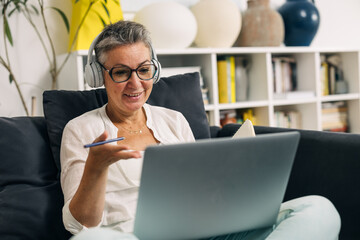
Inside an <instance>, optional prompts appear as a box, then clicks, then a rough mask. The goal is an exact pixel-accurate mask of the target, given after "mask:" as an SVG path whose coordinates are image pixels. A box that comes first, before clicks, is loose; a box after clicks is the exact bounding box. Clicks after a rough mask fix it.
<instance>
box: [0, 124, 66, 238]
mask: <svg viewBox="0 0 360 240" xmlns="http://www.w3.org/2000/svg"><path fill="white" fill-rule="evenodd" d="M0 133H1V134H0V149H1V151H0V239H34V240H39V239H44V240H45V239H68V238H69V236H71V235H70V234H69V233H68V232H67V231H66V230H65V229H64V225H63V223H62V213H61V209H62V206H63V202H64V199H63V194H62V191H61V187H60V183H59V182H58V181H57V173H58V169H57V168H56V166H55V163H54V160H53V156H52V152H51V149H50V146H49V139H48V136H47V129H46V123H45V119H44V118H40V117H35V118H28V117H16V118H0Z"/></svg>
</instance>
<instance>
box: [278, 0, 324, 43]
mask: <svg viewBox="0 0 360 240" xmlns="http://www.w3.org/2000/svg"><path fill="white" fill-rule="evenodd" d="M278 12H279V13H280V15H281V16H282V18H283V20H284V25H285V39H284V44H285V45H286V46H309V45H310V44H311V42H312V40H313V39H314V37H315V35H316V33H317V31H318V29H319V25H320V14H319V11H318V9H317V8H316V6H315V5H314V1H312V2H310V1H309V0H286V2H285V3H284V4H283V5H282V6H281V7H280V8H279V9H278Z"/></svg>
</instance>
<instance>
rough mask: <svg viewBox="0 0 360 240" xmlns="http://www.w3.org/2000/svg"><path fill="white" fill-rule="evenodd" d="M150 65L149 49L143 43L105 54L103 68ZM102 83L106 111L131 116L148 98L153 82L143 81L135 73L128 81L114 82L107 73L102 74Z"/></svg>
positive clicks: (121, 47)
mask: <svg viewBox="0 0 360 240" xmlns="http://www.w3.org/2000/svg"><path fill="white" fill-rule="evenodd" d="M149 63H151V58H150V51H149V48H147V47H146V46H145V44H144V43H142V42H139V43H134V44H130V45H124V46H119V47H116V48H114V49H112V50H110V51H109V52H107V54H106V62H105V63H104V66H105V67H106V68H107V69H109V70H110V69H111V68H113V67H114V66H116V65H119V64H121V65H125V66H128V67H129V68H131V69H136V68H137V67H139V66H140V65H142V64H149ZM104 79H105V81H104V83H105V88H106V91H107V95H108V107H109V108H108V110H110V111H116V112H118V113H121V114H124V115H131V114H133V113H134V112H136V111H137V110H139V109H141V108H142V106H143V105H144V103H145V102H146V101H147V99H148V98H149V96H150V93H151V91H152V87H153V80H148V81H143V80H141V79H139V77H138V76H137V74H136V73H135V72H132V73H131V77H130V79H129V80H128V81H126V82H122V83H116V82H114V81H113V80H112V79H111V77H110V75H109V73H108V72H104Z"/></svg>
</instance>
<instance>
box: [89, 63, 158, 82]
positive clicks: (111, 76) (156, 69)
mask: <svg viewBox="0 0 360 240" xmlns="http://www.w3.org/2000/svg"><path fill="white" fill-rule="evenodd" d="M96 62H97V63H98V64H99V65H100V66H101V67H102V68H103V69H104V70H105V71H106V72H108V73H109V76H110V78H111V80H113V82H116V83H123V82H126V81H128V80H129V79H130V78H131V75H132V73H133V72H135V73H136V76H138V78H139V79H140V80H142V81H149V80H151V79H154V77H155V76H156V73H157V71H158V67H157V66H156V64H155V63H154V61H153V60H151V63H143V64H141V65H140V66H138V67H137V68H135V69H132V68H130V67H128V66H126V65H121V64H120V65H116V66H114V67H112V68H111V69H110V70H109V69H107V68H106V67H105V66H104V65H102V64H101V63H100V62H98V61H96ZM144 65H153V66H154V67H155V71H154V74H153V76H152V77H151V78H147V79H143V78H142V77H140V76H139V73H138V69H139V68H141V67H144ZM120 66H121V67H126V68H128V69H129V70H130V74H129V76H128V78H127V79H126V80H123V81H115V80H114V78H113V75H112V71H113V69H115V68H118V67H120Z"/></svg>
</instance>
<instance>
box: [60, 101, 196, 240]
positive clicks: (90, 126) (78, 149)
mask: <svg viewBox="0 0 360 240" xmlns="http://www.w3.org/2000/svg"><path fill="white" fill-rule="evenodd" d="M105 107H106V105H105V106H103V107H101V108H98V109H95V110H93V111H90V112H87V113H85V114H83V115H81V116H79V117H77V118H75V119H73V120H71V121H70V122H69V123H68V124H67V125H66V127H65V129H64V132H63V136H62V143H61V153H60V160H61V187H62V190H63V193H64V200H65V205H64V207H63V222H64V225H65V228H66V229H67V230H68V231H70V232H71V233H73V234H76V233H78V232H80V231H81V230H82V229H84V228H86V227H84V226H83V225H81V224H80V223H79V222H78V221H77V220H76V219H75V218H74V217H73V216H72V214H71V213H70V210H69V203H70V200H71V199H72V197H73V196H74V194H75V192H76V190H77V188H78V186H79V184H80V180H81V177H82V174H83V171H84V167H85V161H86V159H87V156H88V153H89V149H88V148H87V149H85V148H84V147H83V145H85V144H87V143H91V142H93V141H94V139H95V138H97V137H98V136H99V135H100V134H102V133H103V132H104V131H105V130H106V131H107V132H108V133H109V138H116V137H117V136H118V135H117V131H118V129H117V128H116V127H115V125H114V124H113V123H112V122H111V121H110V119H109V117H108V116H107V114H106V111H105ZM144 110H145V114H146V118H147V121H146V125H147V127H148V128H149V129H151V130H152V132H153V133H154V136H155V138H156V139H157V140H158V141H159V142H160V144H170V143H179V142H192V141H195V140H194V136H193V133H192V131H191V129H190V126H189V124H188V122H187V121H186V119H185V117H184V116H183V115H182V114H181V113H179V112H176V111H173V110H170V109H166V108H162V107H156V106H151V105H148V104H144ZM112 144H116V143H112ZM141 168H142V159H129V160H126V161H121V160H120V161H118V162H116V163H114V164H112V165H111V166H110V167H109V172H108V182H107V186H106V196H105V208H104V212H103V217H102V220H101V222H100V224H99V226H108V227H112V228H114V229H117V230H119V231H122V232H132V231H133V225H134V218H135V212H136V204H137V197H138V190H139V184H140V175H141Z"/></svg>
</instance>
